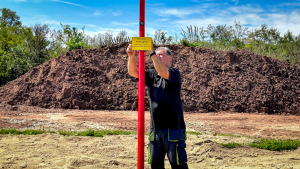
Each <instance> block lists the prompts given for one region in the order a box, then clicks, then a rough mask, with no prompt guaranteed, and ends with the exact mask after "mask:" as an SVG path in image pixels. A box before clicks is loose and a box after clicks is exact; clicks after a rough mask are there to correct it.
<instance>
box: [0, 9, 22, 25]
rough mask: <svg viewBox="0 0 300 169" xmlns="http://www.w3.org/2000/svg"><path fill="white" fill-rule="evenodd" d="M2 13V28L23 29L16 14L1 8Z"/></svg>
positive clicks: (0, 20) (0, 19)
mask: <svg viewBox="0 0 300 169" xmlns="http://www.w3.org/2000/svg"><path fill="white" fill-rule="evenodd" d="M0 12H1V14H2V15H1V17H0V22H1V27H21V25H22V23H21V21H20V17H19V16H18V15H16V12H14V11H11V10H10V9H7V8H1V9H0Z"/></svg>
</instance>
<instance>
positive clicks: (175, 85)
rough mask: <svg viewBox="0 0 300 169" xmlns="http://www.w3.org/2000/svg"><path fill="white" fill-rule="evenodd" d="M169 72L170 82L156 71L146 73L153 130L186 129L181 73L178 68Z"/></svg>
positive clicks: (151, 70)
mask: <svg viewBox="0 0 300 169" xmlns="http://www.w3.org/2000/svg"><path fill="white" fill-rule="evenodd" d="M168 70H169V73H170V75H169V80H167V79H164V78H162V77H161V76H159V75H158V73H157V71H156V70H155V69H148V70H146V71H145V84H146V86H148V89H149V102H150V112H151V123H150V127H151V128H155V129H164V128H185V123H184V118H183V110H182V103H181V99H180V91H181V78H180V72H179V70H178V69H176V68H168Z"/></svg>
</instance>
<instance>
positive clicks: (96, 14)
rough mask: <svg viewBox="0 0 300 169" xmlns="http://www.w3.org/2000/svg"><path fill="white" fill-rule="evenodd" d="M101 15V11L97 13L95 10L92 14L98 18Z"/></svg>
mask: <svg viewBox="0 0 300 169" xmlns="http://www.w3.org/2000/svg"><path fill="white" fill-rule="evenodd" d="M102 14H103V13H102V12H101V11H99V10H96V11H95V12H94V14H93V15H94V16H99V15H102Z"/></svg>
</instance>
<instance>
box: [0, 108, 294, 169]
mask: <svg viewBox="0 0 300 169" xmlns="http://www.w3.org/2000/svg"><path fill="white" fill-rule="evenodd" d="M184 115H185V120H186V125H187V130H188V131H197V132H203V133H204V132H206V133H207V134H204V135H200V136H196V135H188V140H187V149H186V150H187V153H188V163H189V166H190V168H192V169H193V168H230V169H231V168H280V169H281V168H283V169H284V168H294V169H296V168H300V158H299V154H300V149H299V148H298V149H296V150H292V151H283V152H276V151H268V150H261V149H256V148H251V147H248V146H243V147H239V148H234V149H229V148H225V147H223V146H221V145H219V144H218V143H229V142H237V143H249V142H252V141H254V138H249V137H229V136H226V137H225V136H213V135H212V134H211V133H214V132H217V133H221V134H236V135H242V136H254V137H262V138H275V139H289V138H291V139H300V124H299V121H300V117H299V116H288V115H285V116H283V115H265V114H248V113H228V112H219V113H201V114H199V113H185V114H184ZM149 118H150V116H149V112H146V113H145V126H146V129H145V131H149ZM137 124H138V123H137V112H134V111H96V110H64V109H42V108H39V107H26V106H16V107H1V108H0V128H18V129H27V128H29V129H44V130H53V131H56V130H72V131H73V130H77V131H78V130H86V129H122V130H131V131H137ZM145 140H146V141H145V150H146V148H147V147H146V146H147V143H148V141H147V136H145ZM216 142H217V143H216ZM136 163H137V135H136V134H131V135H127V136H125V135H118V136H104V137H102V138H92V137H75V136H70V137H67V136H61V135H58V134H42V135H36V136H27V135H16V136H13V135H0V168H68V169H70V168H136ZM149 167H150V166H149V165H148V164H147V153H146V152H145V168H149ZM166 168H170V166H169V164H168V162H167V159H166Z"/></svg>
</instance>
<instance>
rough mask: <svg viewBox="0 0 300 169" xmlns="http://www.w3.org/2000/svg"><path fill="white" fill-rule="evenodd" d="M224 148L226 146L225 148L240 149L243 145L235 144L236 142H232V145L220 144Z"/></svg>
mask: <svg viewBox="0 0 300 169" xmlns="http://www.w3.org/2000/svg"><path fill="white" fill-rule="evenodd" d="M220 144H221V145H222V146H224V147H227V148H236V147H240V146H242V145H243V144H240V143H234V142H232V143H227V144H225V143H220Z"/></svg>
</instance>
